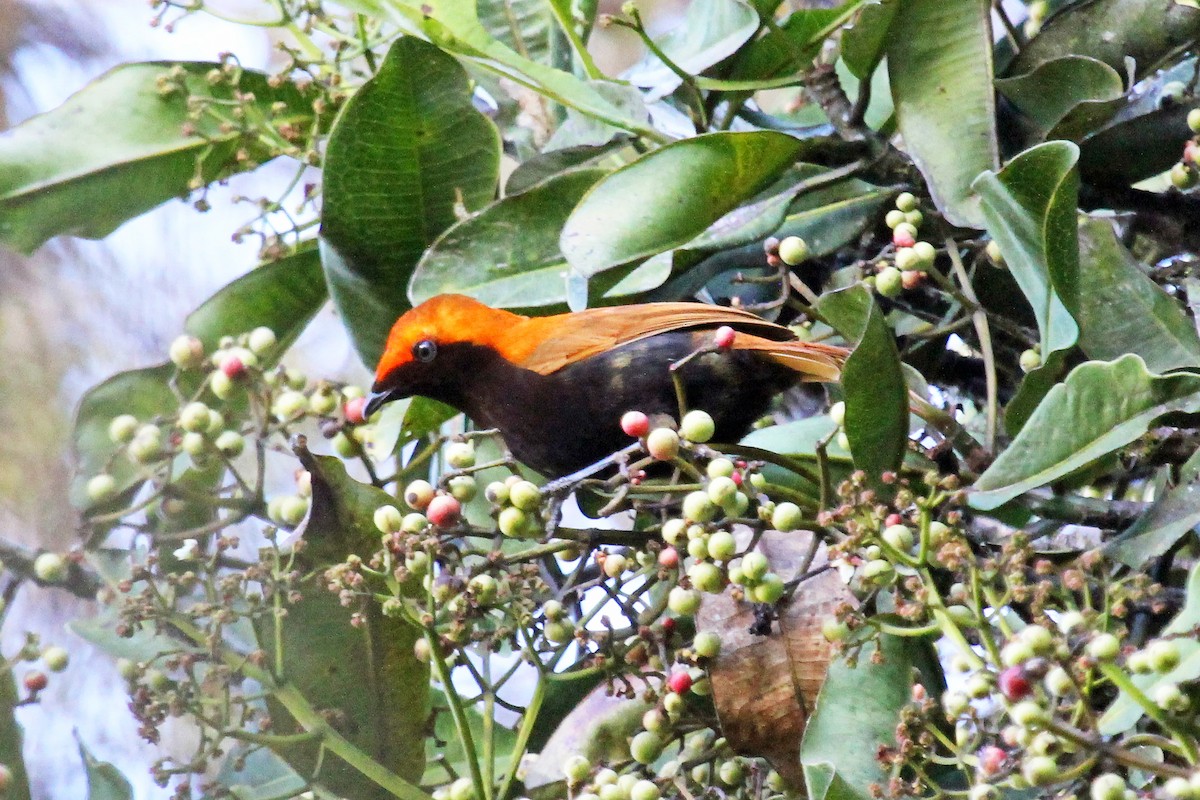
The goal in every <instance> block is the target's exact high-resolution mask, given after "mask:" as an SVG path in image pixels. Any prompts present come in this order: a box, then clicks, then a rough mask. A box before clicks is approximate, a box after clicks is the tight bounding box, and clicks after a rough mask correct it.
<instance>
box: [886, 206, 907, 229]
mask: <svg viewBox="0 0 1200 800" xmlns="http://www.w3.org/2000/svg"><path fill="white" fill-rule="evenodd" d="M907 221H908V217H907V215H905V213H904V212H903V211H901V210H900V209H898V208H893V209H892V210H891V211H889V212H887V214H885V215H884V217H883V222H884V224H885V225H887V226H888V227H889V228H891V229H893V230H895V228H896V226H897V225H899V224H900V223H901V222H907Z"/></svg>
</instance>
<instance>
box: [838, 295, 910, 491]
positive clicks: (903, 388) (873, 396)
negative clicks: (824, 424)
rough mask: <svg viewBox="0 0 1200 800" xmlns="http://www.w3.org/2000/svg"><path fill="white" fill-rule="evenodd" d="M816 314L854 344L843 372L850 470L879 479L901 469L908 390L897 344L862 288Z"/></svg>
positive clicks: (876, 308) (879, 312)
mask: <svg viewBox="0 0 1200 800" xmlns="http://www.w3.org/2000/svg"><path fill="white" fill-rule="evenodd" d="M817 310H818V311H819V312H820V314H821V316H823V317H824V318H825V319H826V320H828V321H829V323H830V324H831V325H833V326H834V328H836V329H837V331H838V332H839V333H840V334H842V336H843V337H845V338H846V339H847V340H848V341H850V342H853V343H854V345H855V348H854V352H853V353H851V354H850V357H849V358H848V359H846V364H845V366H844V367H843V368H842V389H843V391H844V392H845V396H846V420H845V428H846V438H847V439H849V440H850V452H851V454H852V455H853V456H854V466H856V467H858V468H859V469H862V470H864V471H865V472H866V473H867V474H868V475H870V476H872V477H874V478H876V479H878V478H879V476H880V475H882V474H883V473H884V472H887V471H895V470H897V469H899V468H900V463H901V462H902V461H903V460H904V452H905V450H906V449H907V445H908V386H907V385H906V384H905V382H904V371H903V369H902V368H901V366H900V354H899V352H898V351H897V350H896V340H895V339H894V338H892V332H891V329H890V328H888V326H887V322H885V321H884V317H883V312H882V311H881V310H880V309H879V306H878V305H876V304H875V301H874V299H872V297H871V295H870V294H869V293H868V292H867V290H866V289H865V288H863V287H862V286H853V287H851V288H849V289H844V290H842V291H840V292H832V293H830V294H826V295H825V296H823V297H822V298H821V302H820V303H819V304H818V306H817Z"/></svg>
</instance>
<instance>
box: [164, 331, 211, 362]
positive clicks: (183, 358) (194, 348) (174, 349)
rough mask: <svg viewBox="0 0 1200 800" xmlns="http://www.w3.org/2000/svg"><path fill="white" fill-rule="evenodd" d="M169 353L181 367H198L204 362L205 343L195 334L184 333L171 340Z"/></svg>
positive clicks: (173, 360) (172, 359)
mask: <svg viewBox="0 0 1200 800" xmlns="http://www.w3.org/2000/svg"><path fill="white" fill-rule="evenodd" d="M167 355H168V356H169V357H170V359H171V361H172V362H173V363H174V364H175V366H177V367H179V368H180V369H196V367H199V366H200V365H201V364H203V363H204V343H203V342H201V341H200V340H199V339H197V338H196V337H195V336H189V335H187V334H183V335H182V336H177V337H176V338H175V340H174V341H172V342H171V346H170V348H169V349H168V350H167Z"/></svg>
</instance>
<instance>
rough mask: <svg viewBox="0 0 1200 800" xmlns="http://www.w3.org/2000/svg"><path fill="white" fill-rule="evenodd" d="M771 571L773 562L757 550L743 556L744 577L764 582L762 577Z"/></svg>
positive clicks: (742, 568) (742, 569)
mask: <svg viewBox="0 0 1200 800" xmlns="http://www.w3.org/2000/svg"><path fill="white" fill-rule="evenodd" d="M769 569H771V562H770V561H769V560H768V559H767V557H766V556H765V555H763V554H762V553H760V552H759V551H757V550H751V551H750V552H749V553H746V555H744V556H742V563H741V572H742V575H744V576H745V577H746V578H747V579H749V580H751V581H759V580H762V577H763V576H764V575H766V574H767V571H768V570H769Z"/></svg>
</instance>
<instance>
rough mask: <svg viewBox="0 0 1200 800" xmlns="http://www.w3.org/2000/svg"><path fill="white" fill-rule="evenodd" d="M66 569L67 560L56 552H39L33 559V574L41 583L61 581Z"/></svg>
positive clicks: (63, 578) (64, 576) (65, 574)
mask: <svg viewBox="0 0 1200 800" xmlns="http://www.w3.org/2000/svg"><path fill="white" fill-rule="evenodd" d="M67 570H68V564H67V560H66V559H65V558H63V557H62V556H60V555H59V554H58V553H39V554H38V557H37V558H35V559H34V560H33V574H34V576H35V577H37V579H38V580H39V581H41V582H42V583H62V582H63V581H64V580H66V577H67Z"/></svg>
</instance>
